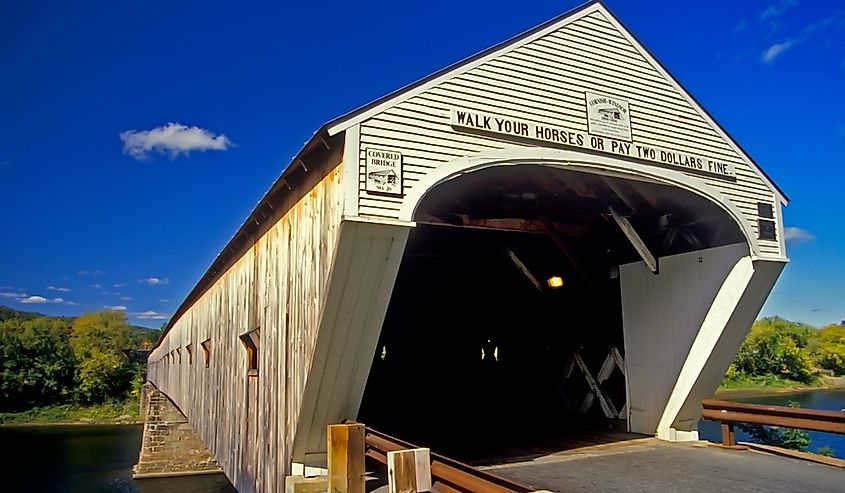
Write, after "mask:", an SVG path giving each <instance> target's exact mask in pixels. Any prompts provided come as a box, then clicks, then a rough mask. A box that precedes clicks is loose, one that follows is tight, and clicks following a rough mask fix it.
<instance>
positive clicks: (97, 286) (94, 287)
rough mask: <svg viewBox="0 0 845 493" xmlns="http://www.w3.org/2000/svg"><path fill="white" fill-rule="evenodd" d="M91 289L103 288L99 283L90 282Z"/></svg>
mask: <svg viewBox="0 0 845 493" xmlns="http://www.w3.org/2000/svg"><path fill="white" fill-rule="evenodd" d="M91 289H103V286H102V285H100V284H92V285H91Z"/></svg>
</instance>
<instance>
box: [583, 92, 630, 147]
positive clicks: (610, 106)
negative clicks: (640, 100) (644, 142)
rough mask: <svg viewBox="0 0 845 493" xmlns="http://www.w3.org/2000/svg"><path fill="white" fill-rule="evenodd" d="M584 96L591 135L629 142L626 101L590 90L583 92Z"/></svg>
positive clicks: (628, 112)
mask: <svg viewBox="0 0 845 493" xmlns="http://www.w3.org/2000/svg"><path fill="white" fill-rule="evenodd" d="M584 96H585V98H586V100H587V124H588V128H589V132H590V134H591V135H602V136H604V137H611V138H614V139H620V140H624V141H627V142H631V114H630V110H629V108H628V102H627V101H623V100H621V99H618V98H613V97H610V96H602V95H599V94H593V93H590V92H587V93H584Z"/></svg>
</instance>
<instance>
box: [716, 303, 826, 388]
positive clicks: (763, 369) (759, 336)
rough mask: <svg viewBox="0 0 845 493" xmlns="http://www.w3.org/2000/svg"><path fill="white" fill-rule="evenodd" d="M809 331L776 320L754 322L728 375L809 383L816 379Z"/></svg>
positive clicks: (799, 325) (804, 327)
mask: <svg viewBox="0 0 845 493" xmlns="http://www.w3.org/2000/svg"><path fill="white" fill-rule="evenodd" d="M812 331H813V329H811V328H809V327H808V326H803V325H801V324H794V323H792V322H788V321H785V320H783V319H778V318H772V319H763V320H760V321H758V322H755V323H754V325H753V326H752V327H751V332H750V333H749V334H748V337H746V338H745V341H744V342H743V344H742V347H741V348H740V350H739V352H738V353H737V356H736V359H735V360H734V363H733V368H732V369H731V370H730V371H732V372H734V373H741V374H746V375H752V376H756V375H775V376H778V377H781V378H788V379H790V380H796V381H799V382H805V383H809V382H811V381H813V380H814V379H815V375H814V372H813V359H812V357H811V355H810V350H809V349H808V347H807V345H808V344H809V341H810V339H811V337H812V335H813V332H812Z"/></svg>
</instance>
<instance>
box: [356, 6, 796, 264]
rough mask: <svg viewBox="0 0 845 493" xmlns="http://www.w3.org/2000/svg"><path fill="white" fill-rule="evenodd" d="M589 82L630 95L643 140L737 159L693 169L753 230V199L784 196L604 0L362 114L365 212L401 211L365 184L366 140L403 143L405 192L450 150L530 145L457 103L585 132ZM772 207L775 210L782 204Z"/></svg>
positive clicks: (462, 152)
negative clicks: (474, 118) (492, 130)
mask: <svg viewBox="0 0 845 493" xmlns="http://www.w3.org/2000/svg"><path fill="white" fill-rule="evenodd" d="M585 91H590V92H594V93H598V94H607V95H610V96H615V97H618V98H621V99H624V100H627V101H628V102H629V103H630V108H631V131H632V135H633V139H634V141H635V142H636V143H638V144H642V145H646V146H654V147H659V148H663V149H667V150H674V151H678V152H682V153H683V152H685V153H691V154H696V155H700V156H703V157H707V158H713V159H717V160H720V161H722V162H727V163H731V164H733V165H734V167H735V168H736V180H735V181H733V180H725V179H721V178H718V177H711V176H708V175H703V174H696V175H694V176H695V177H696V178H697V179H699V180H702V181H703V182H705V183H707V184H708V185H710V186H713V187H715V188H716V189H718V190H719V191H721V192H722V193H723V194H724V196H725V197H727V198H728V199H729V200H730V201H731V202H733V203H734V205H736V207H737V208H738V209H739V210H740V211H741V212H742V213H743V214H745V215H746V216H747V218H748V222H749V223H750V224H751V226H752V229H753V230H754V232H755V234H756V233H757V202H766V203H769V204H772V205H773V206H774V205H775V201H776V200H778V199H777V197H776V195H775V193H774V191H773V190H772V189H771V188H770V186H769V184H767V183H766V182H765V181H764V180H763V178H761V177H760V175H759V174H758V172H757V170H755V169H753V167H752V165H750V164H749V163H748V162H747V161H746V160H745V158H744V157H743V156H741V155H739V154H738V153H737V152H736V150H735V147H734V146H733V145H732V144H731V143H730V142H728V141H726V140H725V138H723V136H722V134H721V133H720V132H719V131H718V130H717V129H715V128H714V127H713V126H711V124H710V123H709V122H708V121H707V119H706V118H705V117H704V116H703V115H702V114H700V113H699V111H698V110H697V109H696V108H695V107H694V106H692V105H691V104H690V102H689V101H688V99H687V97H686V96H685V95H683V94H682V93H680V92H679V91H678V90H677V89H676V87H675V85H674V84H673V83H672V82H671V81H670V80H667V79H666V78H665V77H664V76H663V74H662V72H661V71H660V70H658V68H657V67H655V66H654V65H653V64H652V61H651V60H650V59H649V58H647V56H646V55H644V54H643V53H642V52H641V51H640V50H639V48H637V47H636V46H634V45H633V44H632V43H631V42H630V41H629V40H628V38H627V37H626V36H625V35H623V34H622V33H621V32H620V31H619V30H617V28H616V27H615V25H614V23H613V22H611V20H609V19H608V18H607V17H606V16H605V14H604V13H603V12H602V11H601V10H600V9H593V10H591V11H589V12H587V13H580V14H575V18H574V20H572V21H571V22H568V23H565V24H564V25H562V27H560V28H559V29H557V30H554V31H551V32H549V33H547V34H545V35H544V36H541V37H539V38H537V39H535V40H533V41H530V42H528V43H524V44H522V45H517V46H516V47H515V48H513V49H506V50H503V51H502V52H501V53H499V54H497V55H496V56H495V57H493V58H491V59H489V60H486V61H484V63H481V64H478V65H477V66H474V67H472V68H469V69H468V70H463V71H457V72H456V73H455V75H454V76H452V77H446V78H444V79H443V80H441V81H440V82H439V83H437V84H434V85H432V86H430V87H427V88H426V89H425V90H423V91H421V92H419V93H418V94H415V95H413V96H411V97H409V98H406V99H404V100H401V101H397V102H396V103H395V104H392V105H387V106H386V107H385V108H384V109H382V110H381V111H380V112H379V113H376V114H374V115H372V116H370V117H369V118H368V119H366V120H364V121H362V122H361V125H360V147H361V152H360V154H359V159H360V162H359V170H360V177H359V200H358V206H359V214H360V215H363V216H373V217H378V218H392V219H395V218H398V213H399V210H400V209H401V207H402V199H401V198H395V197H394V198H390V197H385V196H382V195H376V194H369V193H368V192H367V191H366V179H365V171H366V170H365V153H364V150H365V149H367V148H368V147H375V148H382V149H390V150H394V151H397V152H401V153H402V157H403V168H404V174H405V175H404V179H403V186H404V190H403V191H404V192H405V193H407V192H408V191H410V190H411V189H413V187H415V186H416V184H417V182H418V181H419V180H420V179H422V178H423V177H424V176H425V175H426V174H427V173H429V172H431V170H433V169H436V168H437V167H439V166H441V165H443V164H445V163H447V162H449V161H452V160H454V159H458V158H461V157H465V156H472V155H476V154H479V153H482V152H485V151H491V150H496V149H506V148H518V147H526V145H525V144H521V143H515V142H513V141H509V140H507V139H505V138H496V137H495V136H486V135H485V136H482V135H475V134H468V133H464V132H460V131H455V130H454V129H453V128H452V127H451V125H450V114H449V112H450V110H451V109H452V108H459V109H466V110H471V111H477V112H483V113H488V114H496V115H503V116H510V117H514V118H519V119H522V120H530V121H533V122H536V123H540V124H546V125H557V126H561V127H566V128H571V129H573V130H576V131H580V132H584V133H586V132H587V122H586V116H585V107H584V106H585V102H584V92H585ZM680 172H683V171H680ZM774 210H775V213H776V214H777V213H778V208H777V207H774ZM775 221H776V223H777V222H778V218H775ZM778 234H782V231H779V232H778ZM759 244H760V251H761V253H762V254H763V255H768V256H774V257H781V256H783V254H784V252H781V251H780V245H779V242H778V241H767V240H759Z"/></svg>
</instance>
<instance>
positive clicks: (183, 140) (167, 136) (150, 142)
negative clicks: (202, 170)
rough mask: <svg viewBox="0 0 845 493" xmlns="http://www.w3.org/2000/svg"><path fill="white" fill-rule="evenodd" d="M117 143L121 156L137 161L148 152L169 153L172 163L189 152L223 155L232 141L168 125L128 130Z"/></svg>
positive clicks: (143, 157) (215, 135)
mask: <svg viewBox="0 0 845 493" xmlns="http://www.w3.org/2000/svg"><path fill="white" fill-rule="evenodd" d="M120 140H122V141H123V152H124V153H125V154H129V155H130V156H132V157H134V158H135V159H137V160H139V161H143V160H144V159H146V158H147V153H148V152H150V151H157V152H160V153H162V154H163V153H168V154H169V155H170V158H171V159H174V158H175V157H176V156H178V155H179V154H185V155H187V154H188V153H189V152H191V151H203V152H205V151H225V150H226V149H228V148H229V147H231V146H232V141H231V140H229V138H228V137H226V136H225V135H223V134H220V135H217V134H215V133H214V132H211V131H209V130H206V129H204V128H200V127H188V126H187V125H182V124H180V123H168V124H167V125H164V126H162V127H156V128H154V129H152V130H127V131H126V132H122V133H121V134H120Z"/></svg>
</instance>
